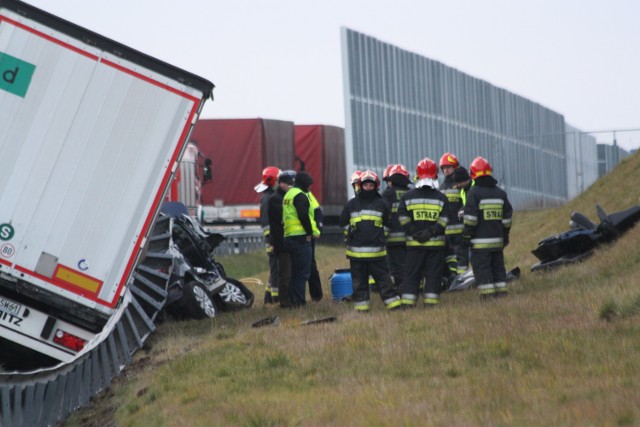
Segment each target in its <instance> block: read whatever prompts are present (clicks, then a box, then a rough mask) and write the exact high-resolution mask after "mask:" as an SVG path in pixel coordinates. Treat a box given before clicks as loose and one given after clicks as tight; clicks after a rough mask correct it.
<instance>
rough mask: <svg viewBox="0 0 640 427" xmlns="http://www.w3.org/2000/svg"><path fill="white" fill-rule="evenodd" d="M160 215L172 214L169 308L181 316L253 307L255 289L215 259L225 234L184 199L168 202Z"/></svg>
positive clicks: (212, 314) (208, 315)
mask: <svg viewBox="0 0 640 427" xmlns="http://www.w3.org/2000/svg"><path fill="white" fill-rule="evenodd" d="M160 215H164V216H168V217H170V218H171V226H170V230H171V243H170V245H169V249H168V252H167V253H168V255H170V256H171V257H172V259H173V261H172V264H173V268H172V271H171V277H170V279H169V285H168V297H167V301H166V303H165V311H166V312H167V313H169V314H170V315H172V316H174V317H177V318H181V319H204V318H212V317H215V316H216V315H217V314H218V313H219V312H221V311H222V312H225V311H236V310H241V309H246V308H250V307H251V306H252V305H253V301H254V295H253V293H252V292H251V290H250V289H249V288H247V287H246V286H245V285H244V284H243V283H242V282H240V281H239V280H236V279H233V278H231V277H228V276H227V275H226V272H225V270H224V267H223V266H222V264H220V263H219V262H217V261H216V259H215V256H214V250H215V248H216V247H218V245H219V244H220V243H221V242H222V241H223V240H224V239H225V237H224V236H223V235H222V234H220V233H211V232H209V231H207V230H205V229H204V228H203V227H202V226H201V225H200V224H199V223H198V222H197V221H196V220H194V219H193V218H192V217H191V216H189V212H188V210H187V208H186V206H185V205H184V204H182V203H179V202H165V203H164V204H163V205H162V208H161V213H160Z"/></svg>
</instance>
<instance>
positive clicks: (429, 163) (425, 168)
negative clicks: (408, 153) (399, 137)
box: [416, 157, 438, 180]
mask: <svg viewBox="0 0 640 427" xmlns="http://www.w3.org/2000/svg"><path fill="white" fill-rule="evenodd" d="M416 175H417V176H418V180H420V179H438V166H437V165H436V162H434V161H433V160H431V159H430V158H428V157H425V158H424V159H422V160H420V162H419V163H418V167H416Z"/></svg>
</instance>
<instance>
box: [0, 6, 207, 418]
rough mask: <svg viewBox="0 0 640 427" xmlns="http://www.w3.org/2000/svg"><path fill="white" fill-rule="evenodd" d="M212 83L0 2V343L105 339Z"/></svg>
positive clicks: (54, 346) (77, 351) (50, 348)
mask: <svg viewBox="0 0 640 427" xmlns="http://www.w3.org/2000/svg"><path fill="white" fill-rule="evenodd" d="M212 89H213V84H212V83H211V82H209V81H207V80H205V79H203V78H201V77H198V76H196V75H194V74H191V73H188V72H186V71H184V70H181V69H179V68H177V67H175V66H172V65H169V64H167V63H164V62H162V61H159V60H157V59H154V58H152V57H150V56H148V55H145V54H143V53H141V52H138V51H135V50H134V49H132V48H130V47H127V46H125V45H122V44H120V43H117V42H115V41H113V40H110V39H108V38H105V37H102V36H100V35H98V34H96V33H93V32H91V31H89V30H87V29H85V28H82V27H80V26H78V25H75V24H72V23H70V22H68V21H65V20H63V19H61V18H58V17H56V16H53V15H51V14H49V13H46V12H44V11H42V10H39V9H37V8H34V7H32V6H30V5H28V4H26V3H23V2H21V1H17V0H1V1H0V106H2V108H1V110H0V347H1V348H3V349H6V348H8V346H7V345H4V344H7V343H11V344H12V345H11V348H12V349H16V348H20V349H22V350H26V351H27V352H28V351H35V352H38V353H40V354H43V355H46V356H47V357H49V358H51V359H52V360H53V361H58V362H62V363H63V364H64V363H71V362H73V361H74V360H75V359H76V358H78V357H80V356H81V355H82V354H84V353H86V352H87V351H90V350H91V349H92V348H95V347H96V346H98V345H100V342H101V341H102V340H103V339H105V338H106V337H107V336H109V333H110V331H111V328H114V327H115V326H116V324H117V319H118V316H121V315H122V312H123V310H124V309H125V307H126V306H127V304H129V303H130V302H131V301H134V300H135V299H136V297H135V296H133V295H131V294H130V293H129V294H128V292H129V290H130V289H129V288H130V285H131V283H132V281H133V275H134V272H135V270H136V268H137V266H138V262H139V261H140V259H142V258H143V257H144V255H145V253H146V252H147V251H148V250H149V248H150V246H152V242H151V240H150V233H151V232H152V230H153V228H154V226H155V219H156V214H157V213H158V210H159V206H160V203H161V202H162V200H163V198H164V195H165V193H166V191H167V189H168V187H169V185H170V182H171V180H172V177H173V175H174V172H175V171H176V168H177V165H178V160H179V159H180V157H181V155H182V154H183V152H184V150H185V146H186V142H187V140H188V137H189V135H190V133H191V130H192V127H193V125H194V123H195V122H196V120H197V118H198V116H199V114H200V111H201V108H202V106H203V104H204V101H205V100H206V99H208V98H210V96H211V93H212ZM156 273H157V272H156ZM158 274H160V273H158ZM138 297H140V298H142V299H144V298H145V297H147V298H148V299H149V300H151V299H152V298H151V297H149V296H148V295H145V296H142V295H138ZM157 305H158V306H161V304H157ZM12 351H13V350H12ZM2 354H3V353H2V351H0V356H1V355H2ZM0 364H2V360H0ZM3 396H4V394H3ZM5 403H6V402H5ZM6 405H7V406H6V407H5V406H4V405H3V407H4V409H6V408H7V407H9V406H8V405H9V404H8V403H6ZM3 415H4V414H3Z"/></svg>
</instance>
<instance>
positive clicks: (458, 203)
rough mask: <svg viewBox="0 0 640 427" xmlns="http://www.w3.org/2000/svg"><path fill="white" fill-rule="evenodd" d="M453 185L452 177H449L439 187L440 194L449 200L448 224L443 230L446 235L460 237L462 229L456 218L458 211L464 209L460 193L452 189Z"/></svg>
mask: <svg viewBox="0 0 640 427" xmlns="http://www.w3.org/2000/svg"><path fill="white" fill-rule="evenodd" d="M454 184H455V183H454V181H453V176H452V175H449V176H448V177H446V178H445V179H444V182H443V183H442V185H441V186H440V192H441V193H442V194H444V195H445V196H447V200H449V212H448V213H447V216H448V217H449V223H448V224H447V229H446V230H445V234H446V235H453V234H457V235H460V234H462V230H463V229H464V225H463V223H462V218H458V211H460V209H462V208H463V207H464V201H463V196H462V191H461V190H460V189H459V188H453V185H454Z"/></svg>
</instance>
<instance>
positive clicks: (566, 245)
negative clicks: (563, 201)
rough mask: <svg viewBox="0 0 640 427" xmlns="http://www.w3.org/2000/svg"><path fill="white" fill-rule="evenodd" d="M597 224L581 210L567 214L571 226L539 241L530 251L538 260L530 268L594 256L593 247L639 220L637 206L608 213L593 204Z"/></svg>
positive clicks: (606, 241)
mask: <svg viewBox="0 0 640 427" xmlns="http://www.w3.org/2000/svg"><path fill="white" fill-rule="evenodd" d="M596 212H597V215H598V219H599V221H600V223H599V224H596V223H595V222H593V221H591V220H590V219H589V218H588V217H587V216H586V215H584V214H582V213H580V212H576V211H574V212H572V213H571V215H570V221H569V227H570V229H569V230H567V231H565V232H563V233H560V234H556V235H553V236H549V237H547V238H544V239H542V240H540V241H539V242H538V247H537V248H536V249H534V250H533V251H531V252H532V253H533V254H534V255H535V256H536V258H538V259H539V261H538V262H537V263H535V264H534V265H533V266H532V267H531V271H540V270H549V269H552V268H555V267H559V266H562V265H568V264H573V263H576V262H579V261H582V260H584V259H586V258H588V257H590V256H591V255H593V253H594V250H595V249H596V247H598V246H600V245H602V244H605V243H611V242H613V241H615V240H616V239H617V238H619V237H620V236H621V235H623V234H624V233H626V232H627V231H628V230H630V229H631V228H632V227H633V226H634V225H635V224H636V223H637V222H638V221H639V220H640V206H638V205H634V206H632V207H630V208H628V209H625V210H623V211H619V212H614V213H612V214H607V213H606V212H605V210H604V209H603V208H602V207H601V206H600V205H596Z"/></svg>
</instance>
